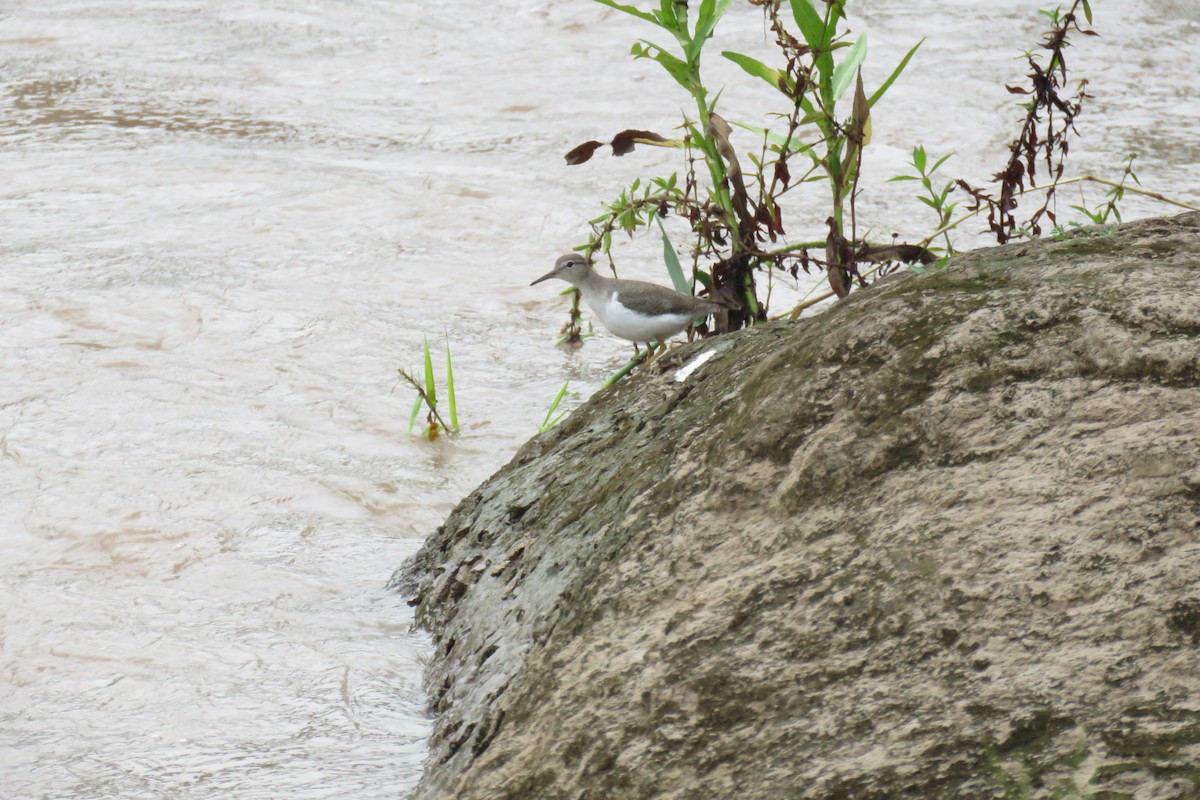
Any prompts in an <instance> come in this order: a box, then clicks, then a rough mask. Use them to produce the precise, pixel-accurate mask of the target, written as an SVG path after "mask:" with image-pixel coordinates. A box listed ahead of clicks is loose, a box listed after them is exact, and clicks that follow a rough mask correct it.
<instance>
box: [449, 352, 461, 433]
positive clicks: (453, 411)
mask: <svg viewBox="0 0 1200 800" xmlns="http://www.w3.org/2000/svg"><path fill="white" fill-rule="evenodd" d="M446 402H447V403H449V404H450V425H451V427H453V428H454V432H455V433H458V403H457V402H456V401H455V399H454V365H453V364H452V363H450V334H448V333H447V334H446Z"/></svg>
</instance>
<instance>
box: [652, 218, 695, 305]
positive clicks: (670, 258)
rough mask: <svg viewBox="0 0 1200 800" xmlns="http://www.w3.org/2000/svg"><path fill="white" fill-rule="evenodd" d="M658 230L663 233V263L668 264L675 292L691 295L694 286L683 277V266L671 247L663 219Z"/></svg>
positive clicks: (659, 221)
mask: <svg viewBox="0 0 1200 800" xmlns="http://www.w3.org/2000/svg"><path fill="white" fill-rule="evenodd" d="M658 228H659V230H661V231H662V236H663V261H664V262H666V265H667V272H668V273H670V275H671V283H673V284H675V291H677V292H682V293H683V294H691V293H692V285H691V284H690V283H689V282H688V280H687V278H685V277H683V266H682V265H680V263H679V256H678V255H677V254H676V253H675V248H674V247H672V246H671V239H670V237H668V236H667V229H666V228H665V227H664V226H663V224H662V220H661V219H659V220H658Z"/></svg>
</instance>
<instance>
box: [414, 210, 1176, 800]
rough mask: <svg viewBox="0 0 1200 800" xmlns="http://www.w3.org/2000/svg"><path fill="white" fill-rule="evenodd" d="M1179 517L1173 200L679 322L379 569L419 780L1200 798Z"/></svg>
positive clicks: (617, 790)
mask: <svg viewBox="0 0 1200 800" xmlns="http://www.w3.org/2000/svg"><path fill="white" fill-rule="evenodd" d="M701 352H712V353H714V354H715V355H713V356H712V357H711V359H710V360H709V361H707V362H706V363H705V364H703V366H701V367H700V368H698V369H696V370H695V371H694V372H693V373H692V374H690V375H688V376H687V377H683V375H682V373H681V372H680V371H679V367H680V366H681V365H683V364H685V363H687V362H689V361H690V360H691V359H693V358H694V357H695V356H697V354H699V353H701ZM681 377H682V378H683V379H682V380H681V379H680V378H681ZM1198 526H1200V215H1197V214H1189V215H1184V216H1181V217H1176V218H1173V219H1169V220H1148V221H1144V222H1139V223H1135V224H1130V225H1126V226H1124V227H1123V228H1121V229H1120V230H1119V231H1117V232H1115V233H1114V232H1112V231H1107V232H1105V231H1088V232H1081V233H1079V234H1077V235H1075V236H1073V237H1072V238H1069V239H1067V240H1065V241H1058V242H1055V241H1042V242H1038V243H1033V244H1030V243H1022V244H1013V245H1009V246H1005V247H999V248H994V249H990V250H984V251H979V252H975V253H970V254H967V255H964V256H962V257H959V258H957V259H956V260H955V261H954V263H953V264H952V265H951V266H950V267H949V268H947V269H945V270H943V271H940V272H936V273H926V274H922V275H915V274H903V275H897V276H893V277H890V278H887V279H885V280H882V281H880V282H879V283H877V284H875V285H874V286H872V287H870V288H869V289H866V290H864V291H860V292H857V293H855V294H853V295H851V297H849V298H848V299H846V300H844V301H842V302H839V303H838V304H837V305H836V306H834V307H833V308H832V309H830V310H829V311H827V312H825V313H824V314H822V315H820V316H818V317H815V318H812V319H807V320H802V321H800V322H796V323H793V324H786V323H779V324H767V325H761V326H758V327H756V328H753V329H751V330H747V331H742V332H739V333H736V334H732V335H729V336H725V337H719V338H716V339H710V340H707V341H704V342H700V343H697V344H694V345H689V346H687V347H683V348H680V349H678V350H676V351H674V352H672V353H671V354H669V355H668V356H666V357H664V358H662V359H661V360H660V361H659V362H658V363H657V364H656V365H653V366H652V367H651V368H650V369H648V370H646V371H644V372H643V374H641V375H638V376H636V377H634V378H633V379H630V380H626V381H624V382H623V383H621V384H619V385H618V386H617V387H616V388H615V389H612V390H609V391H602V392H599V393H598V394H597V395H596V396H595V397H593V398H592V399H591V400H590V401H589V402H588V403H587V404H586V405H584V406H583V407H582V408H581V409H579V410H578V411H576V412H575V413H574V414H572V415H571V417H570V418H569V419H568V420H567V421H566V422H564V423H563V424H561V425H560V426H559V427H557V428H556V429H554V430H552V431H551V432H549V433H547V434H545V435H542V436H539V437H538V438H536V439H534V440H532V441H531V442H529V443H528V444H527V445H526V446H525V447H524V448H522V449H521V451H520V452H519V453H518V454H517V456H516V457H515V458H514V459H513V460H512V462H511V463H510V464H508V465H507V466H506V467H504V468H503V469H501V470H500V471H499V472H498V473H496V475H495V476H493V477H492V478H491V479H490V480H488V481H487V482H486V483H485V484H483V485H482V486H481V487H479V488H478V489H477V490H476V491H475V492H474V493H472V494H471V495H470V496H469V497H467V498H466V499H465V500H464V501H463V502H462V503H461V504H460V505H459V506H458V508H457V509H455V510H454V512H453V513H452V514H451V515H450V517H449V518H448V519H447V520H446V523H445V525H444V526H442V527H441V528H439V529H438V531H437V533H436V534H434V535H433V536H431V537H430V538H429V540H428V541H427V542H426V544H425V546H424V548H423V549H422V550H421V551H420V553H419V554H418V555H417V556H416V557H415V558H414V559H413V560H411V561H410V562H409V563H408V564H406V565H405V566H404V567H403V568H402V569H401V570H400V571H399V572H398V573H397V575H396V578H395V579H394V582H395V584H396V585H397V586H399V587H400V588H402V589H403V590H405V591H406V592H408V593H409V594H410V595H411V596H412V598H413V602H414V603H415V604H417V605H418V607H419V620H420V621H421V622H422V624H423V625H425V626H426V627H428V629H429V630H430V631H432V632H433V637H434V643H435V649H436V653H435V656H434V658H433V661H432V663H431V664H430V665H429V668H428V673H427V682H428V691H429V694H430V700H431V704H432V707H433V709H434V710H435V712H436V714H437V722H436V727H435V731H434V734H433V736H432V738H431V741H430V750H431V755H430V758H429V762H428V769H427V772H426V775H425V777H424V779H423V781H422V782H421V784H420V786H419V788H418V789H417V791H416V792H415V796H416V797H417V798H421V799H422V800H433V799H434V798H438V799H439V800H440V799H441V798H455V800H469V799H471V798H480V799H481V800H482V799H483V798H487V800H500V799H502V798H511V799H512V800H518V799H519V800H531V799H533V798H564V799H565V798H570V799H571V800H613V799H614V798H638V799H640V798H672V799H676V800H704V799H705V798H730V799H731V800H732V798H738V800H751V799H757V798H761V800H783V799H784V798H811V799H812V800H832V799H833V798H845V799H846V800H851V799H853V800H868V799H869V798H929V800H933V799H934V798H936V799H937V800H951V799H956V798H962V799H963V800H966V799H967V798H970V800H979V798H1019V797H1035V798H1042V797H1074V796H1093V797H1102V798H1126V797H1127V798H1137V799H1138V800H1158V799H1159V798H1163V799H1165V798H1179V799H1180V800H1182V798H1197V797H1200V527H1198ZM1072 785H1075V786H1078V787H1079V790H1080V791H1079V792H1078V793H1072V792H1071V791H1070V787H1071V786H1072Z"/></svg>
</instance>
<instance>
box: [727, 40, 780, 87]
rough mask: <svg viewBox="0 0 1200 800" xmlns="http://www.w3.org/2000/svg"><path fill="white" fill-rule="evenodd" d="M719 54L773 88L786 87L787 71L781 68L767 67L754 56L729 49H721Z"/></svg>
mask: <svg viewBox="0 0 1200 800" xmlns="http://www.w3.org/2000/svg"><path fill="white" fill-rule="evenodd" d="M721 55H723V56H725V58H727V59H729V60H730V61H732V62H733V63H735V64H737V65H738V66H739V67H741V68H742V69H744V70H745V71H746V73H747V74H749V75H753V76H754V77H756V78H762V79H763V80H764V81H766V82H767V83H769V84H771V86H773V87H774V88H776V89H779V90H780V91H784V90H786V89H787V73H785V72H784V71H783V70H779V69H775V68H774V67H768V66H767V65H766V64H764V63H762V62H761V61H759V60H758V59H756V58H751V57H750V56H744V55H742V54H741V53H734V52H732V51H729V50H722V51H721Z"/></svg>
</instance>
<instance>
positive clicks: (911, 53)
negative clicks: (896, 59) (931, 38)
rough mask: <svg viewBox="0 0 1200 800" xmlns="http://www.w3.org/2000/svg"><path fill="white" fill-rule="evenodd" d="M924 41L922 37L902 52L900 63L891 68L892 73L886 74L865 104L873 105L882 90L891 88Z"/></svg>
mask: <svg viewBox="0 0 1200 800" xmlns="http://www.w3.org/2000/svg"><path fill="white" fill-rule="evenodd" d="M924 43H925V40H924V39H922V40H921V41H919V42H917V43H916V44H914V45H913V46H912V49H911V50H909V51H908V52H907V53H905V54H904V58H902V59H900V63H899V64H897V65H896V68H895V69H894V70H892V74H891V75H889V76H888V79H887V80H886V81H884V82H883V85H882V86H880V87H879V88H878V89H876V90H875V94H873V95H871V97H870V99H869V100H867V105H869V106H873V105H875V103H876V101H878V100H879V98H881V97H883V95H884V92H886V91H887V90H888V89H889V88H891V85H892V84H893V83H895V82H896V78H899V77H900V73H901V72H904V68H905V67H907V66H908V62H909V61H910V60H911V59H912V57H913V56H914V55H916V53H917V48H919V47H920V46H921V45H922V44H924Z"/></svg>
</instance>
